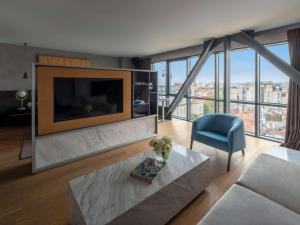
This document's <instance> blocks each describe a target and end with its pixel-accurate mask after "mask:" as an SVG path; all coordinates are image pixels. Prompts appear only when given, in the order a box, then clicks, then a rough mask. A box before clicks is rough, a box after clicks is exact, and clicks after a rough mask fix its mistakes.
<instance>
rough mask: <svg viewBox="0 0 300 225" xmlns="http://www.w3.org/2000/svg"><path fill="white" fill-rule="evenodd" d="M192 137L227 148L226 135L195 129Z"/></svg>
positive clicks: (214, 145) (216, 146) (211, 144)
mask: <svg viewBox="0 0 300 225" xmlns="http://www.w3.org/2000/svg"><path fill="white" fill-rule="evenodd" d="M194 139H195V140H197V141H200V142H202V143H204V144H207V145H210V146H213V147H215V148H219V149H223V150H225V149H227V145H228V141H227V137H226V136H224V135H222V134H218V133H214V132H211V131H204V130H203V131H196V132H195V134H194Z"/></svg>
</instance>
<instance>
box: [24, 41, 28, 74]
mask: <svg viewBox="0 0 300 225" xmlns="http://www.w3.org/2000/svg"><path fill="white" fill-rule="evenodd" d="M23 45H24V63H25V64H26V56H27V54H26V52H27V43H24V44H23ZM25 67H26V66H25ZM28 78H29V76H28V73H27V71H25V72H24V74H23V79H28Z"/></svg>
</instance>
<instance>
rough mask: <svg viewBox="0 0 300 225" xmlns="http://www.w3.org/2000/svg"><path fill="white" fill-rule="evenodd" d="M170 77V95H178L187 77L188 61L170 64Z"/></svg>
mask: <svg viewBox="0 0 300 225" xmlns="http://www.w3.org/2000/svg"><path fill="white" fill-rule="evenodd" d="M169 77H170V93H172V94H176V93H177V92H178V91H179V89H180V88H181V86H182V84H183V82H184V81H185V79H186V77H187V60H179V61H173V62H170V64H169Z"/></svg>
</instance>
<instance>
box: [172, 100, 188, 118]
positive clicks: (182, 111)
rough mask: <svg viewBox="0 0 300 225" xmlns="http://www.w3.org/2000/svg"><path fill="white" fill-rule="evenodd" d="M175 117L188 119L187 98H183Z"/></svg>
mask: <svg viewBox="0 0 300 225" xmlns="http://www.w3.org/2000/svg"><path fill="white" fill-rule="evenodd" d="M173 116H177V117H180V118H184V119H186V116H187V105H186V98H183V99H182V100H181V102H180V103H179V105H178V106H177V108H176V109H175V110H174V112H173Z"/></svg>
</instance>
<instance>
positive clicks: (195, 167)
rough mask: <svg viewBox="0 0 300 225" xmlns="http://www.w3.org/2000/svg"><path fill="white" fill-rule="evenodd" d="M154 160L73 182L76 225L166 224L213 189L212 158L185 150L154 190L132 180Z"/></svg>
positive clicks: (178, 149) (178, 151)
mask: <svg viewBox="0 0 300 225" xmlns="http://www.w3.org/2000/svg"><path fill="white" fill-rule="evenodd" d="M150 154H152V153H151V152H145V153H141V154H138V155H136V156H134V157H131V158H129V159H127V160H124V161H120V162H118V163H116V164H113V165H111V166H109V167H106V168H103V169H101V170H98V171H95V172H92V173H90V174H87V175H84V176H81V177H79V178H76V179H74V180H72V181H70V182H69V195H70V222H71V225H104V224H109V225H117V224H118V225H122V224H124V225H125V224H126V225H127V224H138V225H153V224H155V225H162V224H166V223H167V222H168V221H169V220H170V219H171V218H172V217H174V216H175V215H176V214H177V213H178V212H179V211H180V210H182V209H183V208H184V207H185V206H186V205H187V204H188V203H190V202H191V201H192V200H193V199H194V198H195V197H196V196H198V195H199V194H200V193H201V192H202V191H203V190H204V189H205V187H206V186H207V185H208V183H209V178H208V173H209V172H208V169H209V158H208V157H207V156H205V155H202V154H200V153H198V152H195V151H192V150H189V149H186V148H185V147H183V146H180V145H174V146H173V151H172V152H171V154H170V156H169V159H168V162H167V165H166V166H165V167H164V168H163V169H162V170H161V171H160V173H159V175H158V176H157V177H156V178H155V179H154V180H153V182H152V184H148V183H146V182H143V181H140V180H138V179H136V178H133V177H131V176H129V174H130V172H131V171H132V170H133V169H134V168H135V167H136V166H137V165H138V164H139V163H140V162H141V161H142V160H144V159H145V158H146V157H149V155H150Z"/></svg>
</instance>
